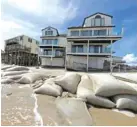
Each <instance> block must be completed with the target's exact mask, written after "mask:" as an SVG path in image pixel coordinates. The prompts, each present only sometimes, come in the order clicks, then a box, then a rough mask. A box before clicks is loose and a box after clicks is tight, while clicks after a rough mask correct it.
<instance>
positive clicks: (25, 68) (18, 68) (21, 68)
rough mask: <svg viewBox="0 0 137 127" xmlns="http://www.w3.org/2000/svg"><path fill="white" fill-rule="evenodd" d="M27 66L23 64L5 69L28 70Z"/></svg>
mask: <svg viewBox="0 0 137 127" xmlns="http://www.w3.org/2000/svg"><path fill="white" fill-rule="evenodd" d="M28 70H29V68H27V67H23V66H13V67H11V68H8V69H6V71H28Z"/></svg>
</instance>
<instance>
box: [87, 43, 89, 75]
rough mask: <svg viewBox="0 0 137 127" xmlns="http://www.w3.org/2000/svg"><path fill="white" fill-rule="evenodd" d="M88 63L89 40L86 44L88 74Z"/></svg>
mask: <svg viewBox="0 0 137 127" xmlns="http://www.w3.org/2000/svg"><path fill="white" fill-rule="evenodd" d="M88 61H89V40H88V43H87V72H88Z"/></svg>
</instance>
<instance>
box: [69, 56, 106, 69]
mask: <svg viewBox="0 0 137 127" xmlns="http://www.w3.org/2000/svg"><path fill="white" fill-rule="evenodd" d="M104 60H105V58H104V57H90V56H89V62H88V67H89V68H96V69H103V66H104ZM74 63H76V64H74ZM75 65H76V66H75ZM86 66H87V56H71V55H68V56H67V67H68V68H74V69H80V68H86Z"/></svg>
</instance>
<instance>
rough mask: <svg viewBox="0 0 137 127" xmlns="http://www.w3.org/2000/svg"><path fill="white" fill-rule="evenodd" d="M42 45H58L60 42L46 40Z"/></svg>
mask: <svg viewBox="0 0 137 127" xmlns="http://www.w3.org/2000/svg"><path fill="white" fill-rule="evenodd" d="M42 44H45V45H52V44H53V45H57V44H58V40H57V39H53V40H51V39H46V40H42Z"/></svg>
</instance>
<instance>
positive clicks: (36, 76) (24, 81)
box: [17, 72, 46, 84]
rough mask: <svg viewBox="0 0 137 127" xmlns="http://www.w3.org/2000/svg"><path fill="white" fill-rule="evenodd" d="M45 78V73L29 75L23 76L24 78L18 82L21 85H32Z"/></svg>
mask: <svg viewBox="0 0 137 127" xmlns="http://www.w3.org/2000/svg"><path fill="white" fill-rule="evenodd" d="M45 77H46V75H45V74H43V73H37V72H34V73H27V74H25V75H24V76H22V78H21V79H20V80H18V81H17V82H18V83H21V84H30V83H34V82H35V81H36V80H43V79H44V78H45Z"/></svg>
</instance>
